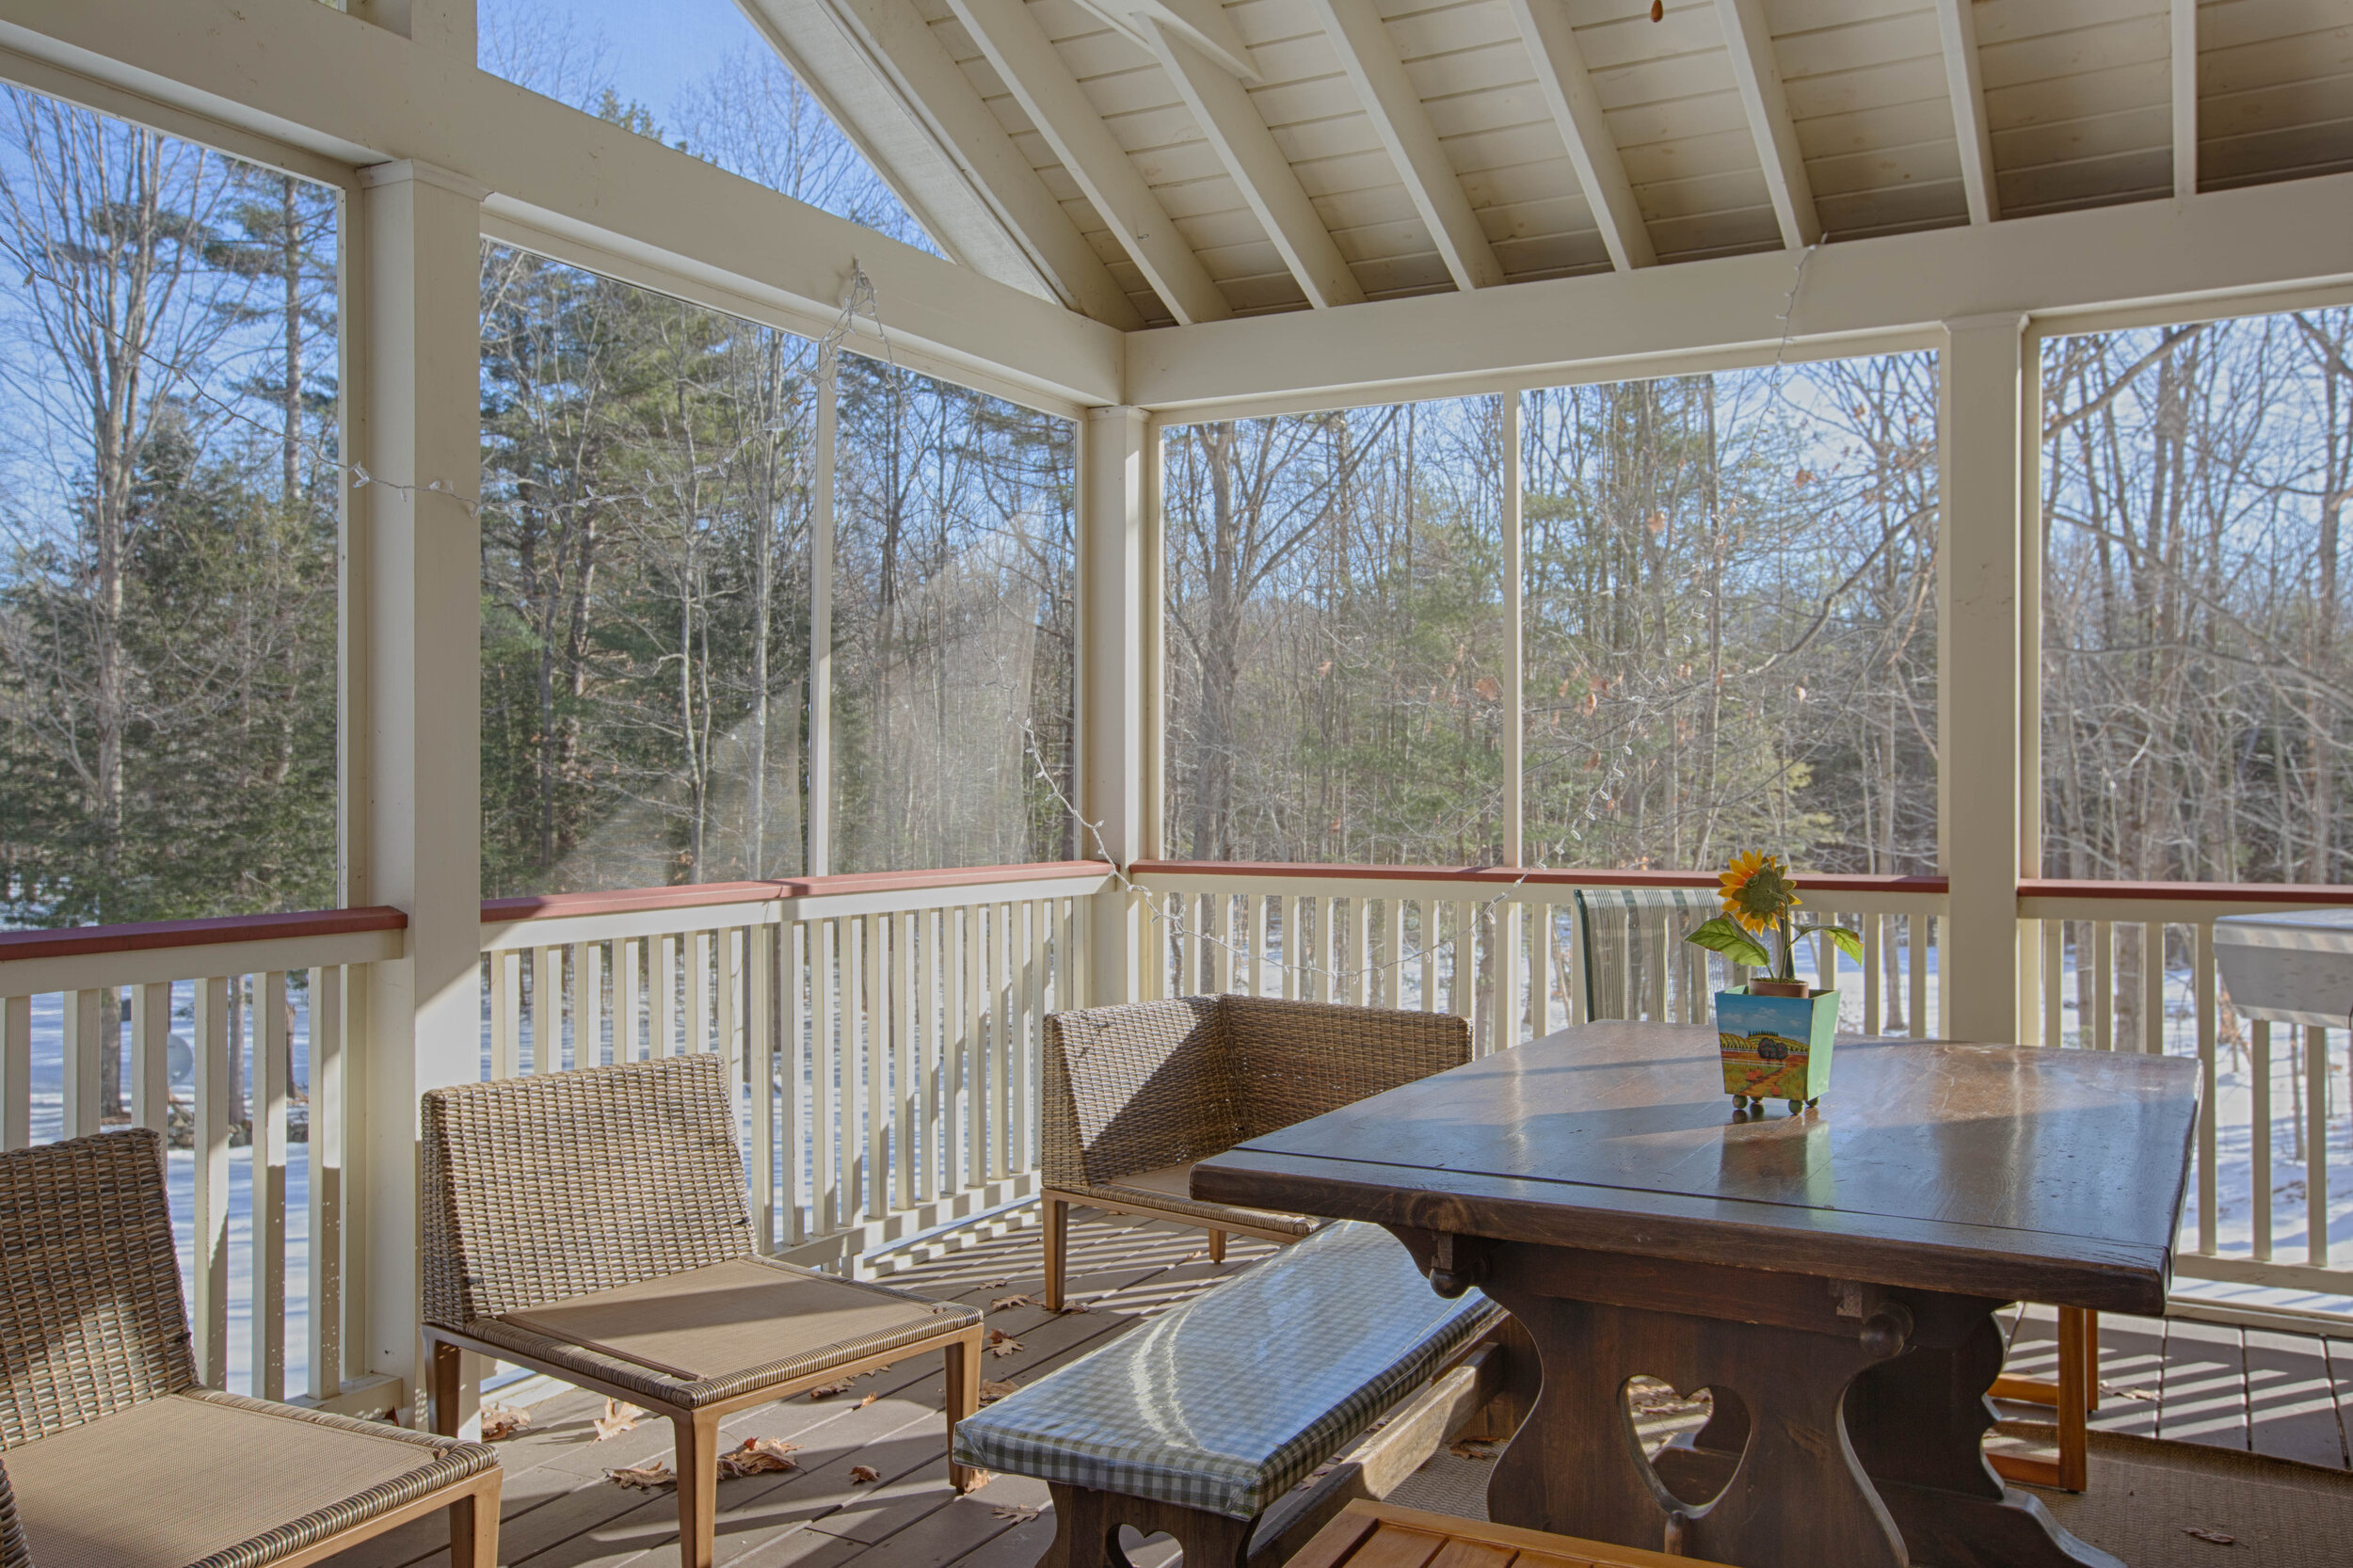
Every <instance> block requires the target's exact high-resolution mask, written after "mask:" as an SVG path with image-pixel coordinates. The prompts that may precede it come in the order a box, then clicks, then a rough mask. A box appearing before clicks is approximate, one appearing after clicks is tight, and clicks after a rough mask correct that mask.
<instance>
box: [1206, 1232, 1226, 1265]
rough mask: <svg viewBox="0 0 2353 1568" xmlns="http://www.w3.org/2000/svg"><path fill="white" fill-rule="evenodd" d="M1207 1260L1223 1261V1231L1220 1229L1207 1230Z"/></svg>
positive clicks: (1213, 1261)
mask: <svg viewBox="0 0 2353 1568" xmlns="http://www.w3.org/2000/svg"><path fill="white" fill-rule="evenodd" d="M1209 1261H1210V1262H1212V1263H1223V1262H1225V1232H1224V1231H1222V1230H1213V1231H1211V1232H1209Z"/></svg>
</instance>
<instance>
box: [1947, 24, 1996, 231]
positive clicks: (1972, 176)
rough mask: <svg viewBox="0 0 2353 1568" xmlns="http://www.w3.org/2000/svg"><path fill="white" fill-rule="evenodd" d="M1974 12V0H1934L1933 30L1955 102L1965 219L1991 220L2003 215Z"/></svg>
mask: <svg viewBox="0 0 2353 1568" xmlns="http://www.w3.org/2000/svg"><path fill="white" fill-rule="evenodd" d="M1975 10H1976V8H1975V5H1974V0H1936V30H1937V34H1938V36H1939V37H1940V38H1942V39H1943V40H1944V44H1945V91H1946V92H1947V93H1948V94H1950V95H1951V98H1952V101H1953V139H1954V141H1955V142H1957V143H1958V144H1959V145H1960V148H1961V190H1962V192H1963V193H1964V194H1965V195H1966V196H1967V197H1968V199H1969V221H1970V222H1972V223H1991V222H1993V220H1994V219H1995V218H1997V217H1999V216H2002V203H2001V193H2000V191H1999V190H1998V189H1997V188H1996V187H1995V185H1994V184H1993V132H1992V131H1991V130H1990V129H1988V127H1987V125H1986V119H1985V84H1984V82H1983V80H1982V78H1981V76H1980V73H1979V71H1978V66H1977V16H1976V14H1975Z"/></svg>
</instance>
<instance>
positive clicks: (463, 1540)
mask: <svg viewBox="0 0 2353 1568" xmlns="http://www.w3.org/2000/svg"><path fill="white" fill-rule="evenodd" d="M499 1480H500V1477H499V1473H498V1472H497V1471H496V1470H492V1471H490V1472H489V1474H488V1476H487V1477H485V1478H484V1480H483V1482H482V1484H481V1485H479V1486H477V1487H475V1488H474V1490H472V1492H469V1493H468V1494H467V1495H466V1496H462V1497H460V1498H458V1499H457V1500H456V1502H454V1503H452V1504H450V1505H449V1568H498V1560H499Z"/></svg>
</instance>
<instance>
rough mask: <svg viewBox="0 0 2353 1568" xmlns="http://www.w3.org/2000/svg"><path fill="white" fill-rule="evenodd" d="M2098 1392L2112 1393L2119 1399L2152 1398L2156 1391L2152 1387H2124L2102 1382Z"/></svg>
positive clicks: (2155, 1395) (2154, 1397) (2154, 1396)
mask: <svg viewBox="0 0 2353 1568" xmlns="http://www.w3.org/2000/svg"><path fill="white" fill-rule="evenodd" d="M2100 1392H2101V1393H2103V1394H2113V1395H2115V1396H2116V1397H2117V1398H2118V1399H2120V1400H2155V1399H2156V1397H2157V1391H2156V1390H2155V1389H2153V1388H2125V1387H2121V1386H2119V1385H2118V1384H2113V1383H2104V1384H2101V1385H2100Z"/></svg>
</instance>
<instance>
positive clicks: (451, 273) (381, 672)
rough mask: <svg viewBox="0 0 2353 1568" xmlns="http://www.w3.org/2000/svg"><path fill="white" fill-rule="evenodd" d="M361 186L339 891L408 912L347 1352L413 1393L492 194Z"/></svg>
mask: <svg viewBox="0 0 2353 1568" xmlns="http://www.w3.org/2000/svg"><path fill="white" fill-rule="evenodd" d="M361 185H362V189H361V192H360V198H359V200H358V201H357V202H356V203H354V214H353V216H354V217H355V218H356V219H357V221H356V223H355V225H354V227H355V228H356V229H357V231H358V232H357V234H356V235H354V236H353V237H352V239H351V240H350V241H348V242H347V243H346V247H345V252H346V255H347V257H349V262H348V263H347V264H348V265H350V266H351V267H352V268H353V276H352V278H351V279H350V280H349V284H348V286H347V290H346V292H347V296H348V302H349V305H350V307H351V313H352V315H353V316H354V317H355V318H356V321H357V326H356V327H355V328H353V329H352V331H351V335H352V336H354V337H355V338H360V340H361V341H363V342H364V344H366V355H365V358H364V360H363V362H362V363H363V369H362V374H361V375H360V377H358V382H359V392H360V409H361V410H362V411H361V412H360V414H359V415H358V416H357V417H355V418H354V420H353V427H354V433H355V438H356V439H355V440H354V443H353V445H354V448H355V456H358V458H359V460H360V462H361V463H363V464H364V465H365V467H366V469H367V472H369V473H370V474H371V475H373V476H374V477H375V479H376V481H378V482H377V483H375V484H371V485H369V486H367V487H365V488H361V489H360V490H359V491H358V492H357V493H356V494H355V495H353V496H352V497H351V504H350V507H349V512H350V521H349V541H348V545H347V548H346V560H347V565H346V568H345V572H346V576H347V578H348V579H349V582H348V584H347V597H346V602H347V604H348V606H349V616H350V624H349V625H348V626H347V627H346V631H345V636H346V639H347V649H348V651H347V663H348V664H350V666H351V682H350V683H351V686H352V688H353V708H352V712H350V713H349V714H348V715H347V716H346V728H349V729H350V730H351V731H352V733H351V736H350V738H349V741H348V755H349V757H350V759H351V762H350V766H351V775H350V778H349V781H348V784H347V795H348V801H349V804H348V807H347V812H348V816H349V822H350V828H349V835H350V837H349V845H348V851H349V857H350V862H351V864H350V871H349V878H350V894H349V896H350V897H351V900H352V902H353V903H355V904H392V905H395V906H397V907H399V908H401V909H404V910H406V911H407V912H408V945H407V951H406V952H405V953H404V954H403V955H402V956H401V957H399V958H397V959H393V960H391V961H388V962H385V963H381V964H377V965H375V966H373V967H372V972H371V973H370V975H369V977H368V984H367V986H366V998H367V1014H366V1016H367V1030H366V1032H365V1034H364V1036H363V1037H361V1038H360V1039H358V1040H355V1041H354V1042H352V1044H353V1046H354V1047H355V1048H356V1053H357V1055H358V1058H359V1059H358V1060H357V1061H356V1062H355V1064H354V1065H353V1076H354V1079H355V1080H356V1081H357V1082H358V1084H360V1086H361V1093H360V1096H359V1097H360V1110H361V1112H362V1113H361V1114H360V1115H359V1116H356V1117H355V1118H354V1120H355V1126H354V1128H353V1137H352V1147H351V1149H350V1152H351V1153H353V1154H354V1155H355V1156H357V1159H356V1160H355V1164H357V1165H358V1166H359V1170H358V1171H357V1172H356V1173H355V1175H354V1177H353V1179H352V1180H351V1183H350V1187H349V1191H350V1192H352V1194H353V1196H354V1198H355V1204H354V1209H355V1215H356V1218H357V1220H358V1224H357V1225H356V1227H355V1228H356V1230H357V1232H358V1234H359V1236H360V1238H361V1239H362V1244H363V1245H364V1247H365V1256H364V1259H363V1263H364V1266H363V1268H361V1269H360V1271H358V1273H359V1275H360V1277H359V1278H357V1279H355V1280H354V1281H353V1287H354V1290H355V1293H358V1292H364V1298H365V1304H364V1311H363V1312H362V1313H361V1314H360V1319H361V1323H362V1324H363V1327H361V1328H360V1330H359V1331H358V1332H355V1333H354V1335H353V1336H352V1340H351V1342H350V1344H349V1345H348V1346H347V1357H348V1363H349V1365H350V1367H351V1369H352V1370H353V1372H354V1373H355V1374H356V1375H364V1374H367V1373H382V1374H388V1375H391V1376H393V1377H398V1378H402V1379H406V1380H408V1393H409V1394H410V1395H411V1396H413V1395H415V1394H417V1393H418V1392H419V1391H420V1390H421V1389H422V1388H423V1386H424V1384H423V1380H422V1379H421V1378H419V1376H418V1372H419V1370H420V1362H419V1352H420V1344H419V1340H418V1299H417V1289H418V1277H417V1273H418V1272H417V1244H418V1234H417V1186H416V1171H417V1134H418V1120H417V1103H418V1096H419V1095H420V1094H421V1093H423V1092H424V1090H426V1089H430V1088H434V1087H436V1086H438V1085H441V1084H447V1083H457V1082H464V1081H470V1080H474V1079H478V1078H479V1077H480V1076H481V1072H482V1068H481V1032H482V1022H481V1019H482V997H481V982H480V974H481V951H482V927H481V897H482V886H481V885H482V837H481V775H482V726H481V716H480V712H479V706H478V704H477V703H476V701H475V700H474V694H475V693H477V692H479V691H480V690H481V682H482V659H481V622H480V614H481V612H480V602H481V571H482V566H481V561H482V554H481V550H482V545H481V527H480V524H479V522H478V520H476V519H475V518H474V517H473V516H472V513H470V511H469V510H468V507H467V504H465V503H464V502H462V501H461V500H460V498H472V497H474V496H478V495H480V494H481V430H480V424H479V413H478V410H479V408H480V396H479V388H480V366H481V353H482V349H481V337H480V327H479V320H480V309H481V306H480V290H481V255H482V239H481V219H480V202H481V199H482V197H483V195H484V192H483V191H482V190H481V189H479V188H478V187H476V186H473V185H472V184H469V183H467V182H466V181H464V180H462V179H460V178H458V177H457V176H455V175H452V174H449V173H446V172H444V171H442V170H440V169H436V168H431V167H429V166H426V165H423V164H416V163H396V164H383V165H377V166H376V167H374V168H368V169H364V170H362V171H361ZM350 384H351V383H350V382H349V381H347V382H346V385H350ZM395 486H397V487H405V488H393V487H395ZM434 486H438V487H439V488H438V489H435V488H428V487H434ZM467 1414H468V1416H471V1415H472V1412H471V1411H469V1412H468V1413H467Z"/></svg>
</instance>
